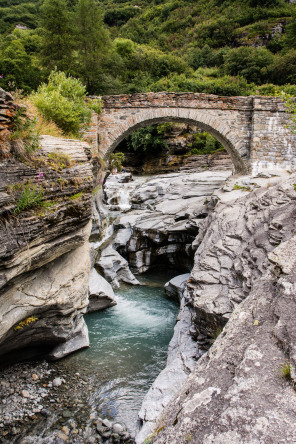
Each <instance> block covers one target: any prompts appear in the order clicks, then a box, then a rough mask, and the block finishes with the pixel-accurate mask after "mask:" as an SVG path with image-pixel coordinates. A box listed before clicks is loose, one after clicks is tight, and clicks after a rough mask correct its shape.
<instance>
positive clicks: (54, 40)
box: [41, 0, 73, 73]
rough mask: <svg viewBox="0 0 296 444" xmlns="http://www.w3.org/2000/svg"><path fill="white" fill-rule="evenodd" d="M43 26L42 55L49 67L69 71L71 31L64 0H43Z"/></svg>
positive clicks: (71, 43)
mask: <svg viewBox="0 0 296 444" xmlns="http://www.w3.org/2000/svg"><path fill="white" fill-rule="evenodd" d="M41 12H42V25H43V28H44V34H43V36H44V38H43V48H42V56H43V62H44V65H45V66H47V67H48V68H49V69H54V68H55V67H56V68H57V69H58V70H59V71H64V72H67V73H69V72H70V67H71V64H72V51H73V31H72V26H71V15H70V12H69V10H68V7H67V3H66V1H65V0H45V1H44V3H43V5H42V8H41Z"/></svg>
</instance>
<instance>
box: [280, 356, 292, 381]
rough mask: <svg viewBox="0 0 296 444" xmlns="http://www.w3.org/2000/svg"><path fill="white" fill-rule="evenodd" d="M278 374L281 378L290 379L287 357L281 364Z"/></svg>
mask: <svg viewBox="0 0 296 444" xmlns="http://www.w3.org/2000/svg"><path fill="white" fill-rule="evenodd" d="M280 374H281V377H282V378H283V379H286V380H287V381H292V376H291V363H290V361H289V360H288V359H287V361H286V362H285V363H284V364H281V370H280Z"/></svg>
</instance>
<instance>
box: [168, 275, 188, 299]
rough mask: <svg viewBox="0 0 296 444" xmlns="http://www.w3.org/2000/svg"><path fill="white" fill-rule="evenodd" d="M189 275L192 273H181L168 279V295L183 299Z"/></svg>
mask: <svg viewBox="0 0 296 444" xmlns="http://www.w3.org/2000/svg"><path fill="white" fill-rule="evenodd" d="M189 276H190V273H186V274H180V275H179V276H176V277H174V278H173V279H171V280H170V281H168V282H167V283H166V284H165V286H164V289H165V292H166V294H167V296H169V297H170V298H173V299H178V300H179V301H181V299H182V297H183V292H184V290H185V288H186V285H187V282H188V279H189Z"/></svg>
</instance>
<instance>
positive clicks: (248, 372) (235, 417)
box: [0, 89, 296, 444]
mask: <svg viewBox="0 0 296 444" xmlns="http://www.w3.org/2000/svg"><path fill="white" fill-rule="evenodd" d="M140 96H141V97H139V95H135V96H133V97H131V98H129V99H128V100H127V99H126V96H119V99H118V100H119V102H120V106H119V108H115V111H114V110H113V109H111V106H113V103H114V101H115V99H114V97H111V96H110V98H109V99H108V98H105V99H104V100H105V103H106V107H105V113H106V115H104V114H103V116H102V117H101V119H102V120H101V123H100V122H98V118H99V117H98V116H96V115H93V121H92V126H91V128H90V130H89V131H88V133H87V134H85V135H84V141H83V140H76V139H65V138H58V137H52V136H46V135H44V136H41V137H40V140H39V145H40V148H38V149H37V150H36V151H35V152H34V153H32V152H28V150H26V145H25V144H26V141H24V140H19V139H14V138H13V137H12V135H13V134H14V131H15V121H16V116H18V113H19V107H18V105H16V104H15V103H14V100H13V98H12V96H11V95H10V94H9V93H6V92H5V91H4V90H1V89H0V144H1V152H0V164H1V175H0V215H1V226H0V230H1V244H0V252H1V258H0V298H1V304H0V307H1V310H0V320H1V323H0V368H1V372H0V401H1V405H0V439H1V442H3V443H4V444H6V443H7V444H8V443H21V444H27V443H34V444H35V443H37V444H39V443H40V444H41V443H44V444H47V443H110V444H111V443H124V442H125V443H136V444H143V443H145V444H150V443H162V444H174V443H181V444H186V443H193V444H201V443H203V444H210V443H212V444H217V443H218V444H219V443H233V444H241V443H244V444H250V443H254V444H255V443H258V444H259V443H290V442H291V443H292V442H295V441H296V427H295V421H294V418H295V413H296V396H295V365H296V355H295V344H296V328H295V325H294V324H295V323H294V317H295V272H294V269H295V263H296V253H295V250H294V248H295V228H294V227H295V217H296V185H295V183H296V175H295V172H294V154H293V153H294V149H295V148H294V146H295V136H294V135H293V134H292V133H291V132H290V131H289V130H288V129H287V128H286V123H285V122H286V121H287V118H286V117H285V114H284V112H283V111H282V108H283V106H282V104H281V103H280V99H277V98H276V99H274V101H273V103H271V104H270V103H269V105H267V104H266V103H267V102H266V101H265V99H264V98H263V97H259V98H256V99H253V98H252V100H251V99H250V98H236V99H235V100H230V99H229V98H216V96H206V95H203V94H201V95H200V98H199V99H198V100H200V101H203V100H204V101H205V103H206V106H208V107H212V109H210V110H209V112H208V114H207V113H206V112H204V110H202V111H198V110H195V111H194V112H192V113H191V111H188V110H187V107H188V106H187V105H188V103H187V102H184V100H185V99H186V100H189V99H188V97H187V96H186V98H185V99H184V100H183V98H182V97H181V96H182V94H181V95H180V97H179V96H178V97H174V98H173V100H174V101H176V102H178V101H182V100H183V102H182V103H183V106H184V111H182V112H184V115H185V114H186V116H187V114H188V115H189V114H190V113H191V114H190V116H191V117H190V119H189V120H190V123H192V121H193V120H194V118H195V117H196V116H197V115H199V114H198V113H200V115H201V116H202V115H203V113H204V116H203V117H202V118H203V120H204V123H203V126H202V128H203V129H205V128H206V129H210V130H211V131H212V132H213V133H214V134H215V135H218V139H219V141H220V142H221V143H222V144H223V146H225V148H226V150H227V152H223V151H222V152H218V155H206V156H202V158H201V157H198V156H194V155H190V154H189V155H187V154H186V156H183V155H181V154H180V153H179V154H178V148H176V147H173V148H172V147H170V150H171V151H170V152H169V155H167V156H164V155H163V154H162V155H161V156H159V157H157V156H155V158H153V159H152V161H150V160H149V159H148V160H147V158H145V159H144V160H145V161H144V162H142V160H143V159H142V160H141V159H140V160H141V162H142V163H141V165H142V166H141V172H142V173H145V174H149V175H136V174H134V172H135V171H136V170H137V168H139V165H140V163H139V162H140V160H139V159H138V160H137V162H138V163H136V164H134V165H131V166H130V170H131V171H132V172H122V173H116V174H112V173H111V174H109V175H106V169H107V168H106V163H105V162H106V161H107V160H108V157H105V161H104V160H102V159H101V158H100V156H99V155H98V153H99V154H100V151H98V148H99V147H98V141H99V143H100V142H101V143H104V144H105V145H104V146H105V147H107V148H108V149H109V147H110V146H111V145H112V144H111V142H112V143H113V145H116V144H117V145H118V144H119V143H120V142H122V140H123V137H122V135H124V136H127V135H128V134H127V133H128V131H129V128H132V129H133V130H134V129H135V128H136V127H138V126H143V124H142V123H143V122H142V120H143V117H142V116H140V117H139V116H137V112H136V111H135V110H132V117H130V116H129V115H128V113H129V112H130V111H131V109H130V108H132V107H133V106H140V107H142V108H144V107H147V106H148V107H149V106H150V105H149V100H152V101H153V100H158V98H159V97H161V98H162V97H163V95H162V93H161V94H160V95H156V99H154V98H153V97H152V99H151V96H149V97H150V98H149V100H148V99H147V97H146V96H145V95H140ZM144 96H145V97H144ZM147 96H148V95H147ZM192 96H193V95H192ZM195 96H199V95H198V94H196V95H195ZM195 99H196V97H195V98H194V97H191V96H190V103H191V101H193V100H195ZM245 99H246V100H245ZM108 101H109V102H108ZM251 102H252V103H253V102H254V103H255V105H254V106H255V108H252V111H251V108H250V106H251ZM108 103H109V105H110V104H111V105H110V109H108V106H109V105H108ZM130 103H131V104H132V106H130ZM147 103H148V105H147ZM155 103H156V102H154V105H153V106H152V107H151V110H152V111H151V110H150V111H149V109H148V110H144V111H143V113H147V116H148V117H147V116H146V114H145V116H146V117H147V121H145V122H146V123H147V122H148V123H155V122H156V120H157V119H158V120H157V121H159V122H164V121H165V122H168V121H171V120H170V118H172V116H173V117H176V116H175V115H177V114H178V113H179V110H178V107H173V105H168V106H167V105H165V106H167V108H168V110H164V111H163V110H161V111H159V110H156V106H155ZM174 103H175V102H174ZM184 103H185V105H184ZM216 103H219V107H220V108H219V109H218V108H217V107H216V108H215V106H216V105H215V104H216ZM237 103H239V104H243V105H242V108H241V110H240V111H238V108H237ZM139 104H140V105H139ZM143 104H144V105H143ZM209 104H210V105H209ZM190 106H191V105H190ZM120 107H122V110H121V111H122V115H121V117H122V118H121V117H119V111H118V110H119V109H120ZM153 107H154V108H153ZM197 107H198V106H196V108H197ZM231 107H232V108H231ZM149 112H150V117H149V115H148V114H149ZM165 112H166V113H167V115H164V113H165ZM251 112H252V113H253V114H252V116H251ZM112 113H114V116H115V118H116V119H117V120H118V121H119V120H120V119H121V122H122V123H120V124H119V125H118V126H116V130H115V129H114V128H115V127H114V126H112V125H111V124H110V120H109V124H110V126H109V127H108V125H107V123H108V118H109V119H110V116H111V115H112ZM153 113H154V114H155V115H154V114H153ZM157 113H158V114H159V116H158V114H157ZM180 113H181V111H180ZM211 113H212V117H209V116H210V115H211ZM223 113H226V114H227V115H226V114H223ZM134 114H135V115H136V116H134ZM156 114H157V116H156ZM231 114H232V120H231V121H230V120H229V116H230V115H231ZM215 115H217V116H218V117H219V118H220V117H221V116H222V115H223V116H224V117H223V119H224V120H225V122H226V123H223V122H222V123H221V124H220V123H217V122H216V121H215V118H214V117H215ZM258 115H260V116H261V117H260V118H261V122H260V123H259V122H258V121H256V119H255V117H256V116H257V117H256V118H258ZM225 116H226V117H225ZM254 116H255V117H254ZM262 116H264V118H263V117H262ZM283 116H284V117H283ZM146 117H145V118H146ZM179 117H180V119H179V120H178V119H177V122H178V125H179V126H178V125H176V127H175V130H174V131H175V133H174V138H175V143H176V144H177V145H178V146H180V140H179V141H178V143H177V139H182V140H183V141H184V137H183V134H184V133H186V137H191V135H190V131H189V130H188V126H187V125H188V123H187V122H186V124H184V122H183V121H184V119H185V117H184V116H181V115H180V116H179ZM181 117H182V118H181ZM137 118H138V119H141V122H140V120H139V122H140V123H139V122H136V124H134V123H133V125H130V122H131V121H132V119H135V121H136V119H137ZM182 119H183V120H182ZM186 119H187V117H186ZM199 119H201V117H199ZM207 119H208V120H207ZM252 119H253V120H252ZM264 119H265V120H264ZM181 120H182V122H183V123H181V124H180V121H181ZM206 120H207V121H206ZM133 122H134V121H133ZM199 122H200V120H199ZM213 122H214V123H213ZM215 122H216V123H215ZM111 123H112V122H111ZM197 123H198V122H197ZM212 123H213V128H212V127H209V125H210V124H212ZM138 124H139V125H138ZM182 125H183V126H182ZM184 125H185V126H184ZM223 125H224V126H223ZM231 125H235V126H236V131H237V134H236V135H235V136H234V135H233V134H232V133H231ZM226 126H227V127H226ZM249 127H250V128H251V127H252V131H253V132H251V131H250V130H249ZM97 128H101V130H102V133H101V135H100V132H99V134H97ZM118 128H119V129H118ZM127 128H128V130H127ZM176 128H177V129H176ZM116 131H117V132H118V134H117V138H116V137H115V136H116ZM119 131H121V133H120V134H119ZM256 131H257V133H256ZM260 132H261V133H262V138H260V140H257V138H258V133H260ZM261 133H260V134H261ZM188 134H189V136H188ZM279 134H280V135H281V140H277V141H276V146H275V148H274V150H273V152H272V153H273V154H270V155H269V156H265V155H264V146H263V144H262V143H261V141H262V140H266V144H267V145H268V146H270V145H271V144H272V138H276V137H278V136H279ZM226 136H227V137H228V139H226ZM251 136H252V137H253V140H252V143H251V144H250V145H251V147H252V149H253V151H251V152H248V150H247V148H248V147H249V139H248V137H251ZM100 137H101V139H100ZM240 137H241V138H240ZM98 138H99V139H98ZM264 138H265V139H264ZM113 139H114V140H115V142H114V140H113ZM242 140H243V143H244V144H243V143H242ZM110 141H111V142H110ZM113 145H112V149H114V148H115V146H113ZM172 145H173V142H172ZM255 145H256V146H255ZM107 148H106V150H107ZM182 149H184V147H183V148H182ZM174 150H175V151H174ZM178 156H179V157H178ZM135 157H136V156H135ZM157 159H158V160H157ZM159 159H160V160H159ZM233 162H234V163H233ZM289 162H290V163H289ZM250 166H251V167H252V168H250ZM235 168H236V172H240V173H243V175H242V174H240V175H235V174H234V172H235V171H233V170H234V169H235ZM127 169H129V168H127ZM250 169H252V170H253V174H250V173H249V171H250ZM247 170H248V171H247ZM152 172H153V175H152V174H151V173H152ZM109 173H110V171H109ZM25 197H26V199H27V200H28V199H31V203H32V202H33V203H32V205H28V204H27V203H26V202H27V201H26V202H24V200H25ZM73 352H75V353H73ZM62 358H63V359H62Z"/></svg>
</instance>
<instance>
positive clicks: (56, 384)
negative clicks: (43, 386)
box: [52, 378, 63, 387]
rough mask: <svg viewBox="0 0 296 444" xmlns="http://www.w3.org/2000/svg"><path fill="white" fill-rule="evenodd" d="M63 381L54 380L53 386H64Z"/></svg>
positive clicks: (59, 379)
mask: <svg viewBox="0 0 296 444" xmlns="http://www.w3.org/2000/svg"><path fill="white" fill-rule="evenodd" d="M62 383H63V381H62V379H61V378H54V380H53V381H52V385H53V386H54V387H59V386H60V385H62Z"/></svg>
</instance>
